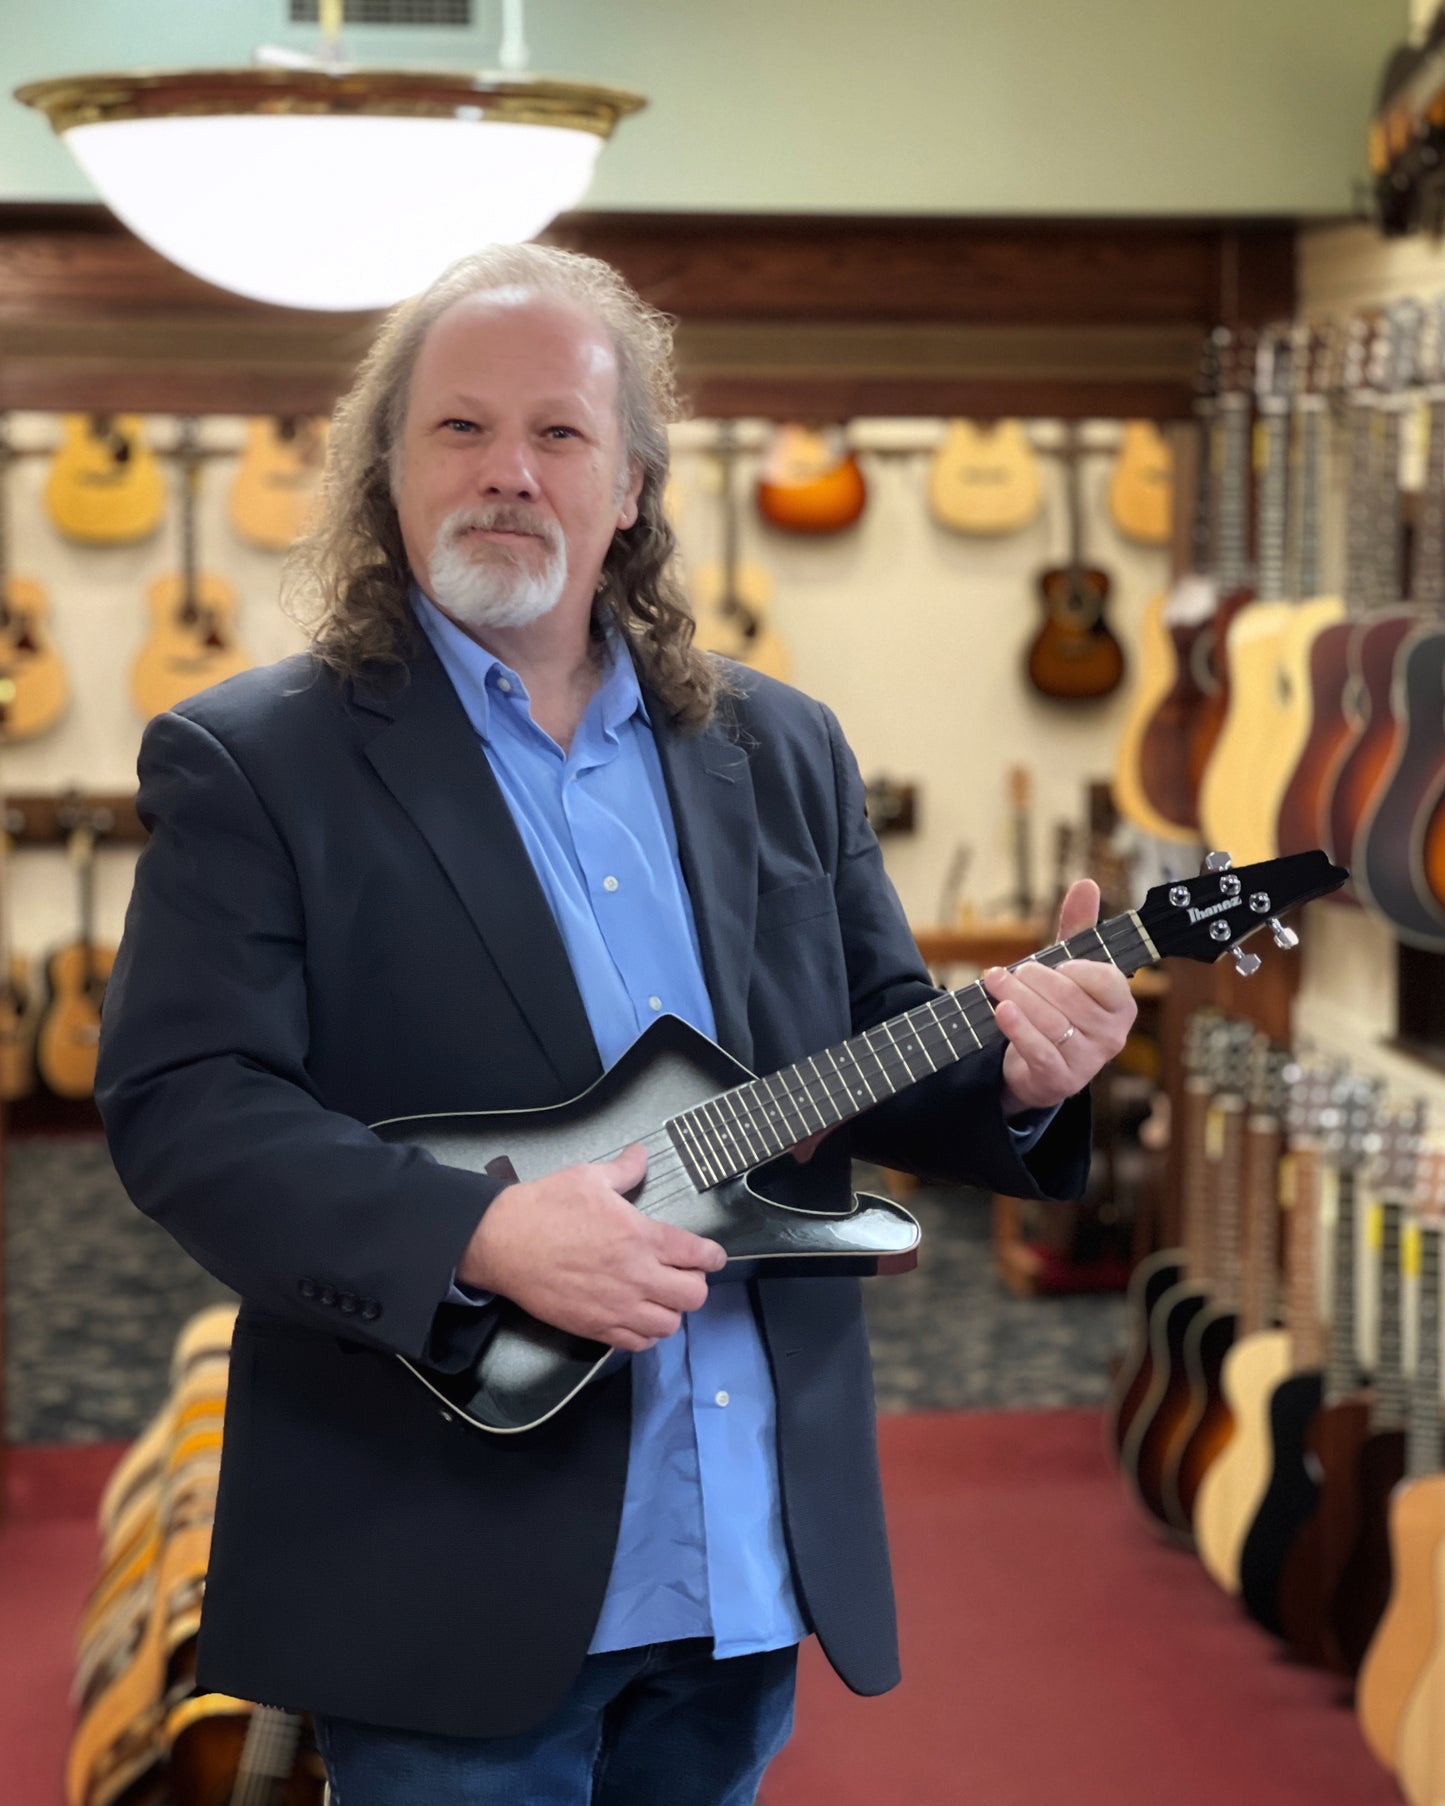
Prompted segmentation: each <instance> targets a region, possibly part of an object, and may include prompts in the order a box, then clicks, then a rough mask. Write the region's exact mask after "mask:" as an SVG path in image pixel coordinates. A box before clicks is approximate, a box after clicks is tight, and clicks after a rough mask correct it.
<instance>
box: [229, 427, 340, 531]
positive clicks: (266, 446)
mask: <svg viewBox="0 0 1445 1806" xmlns="http://www.w3.org/2000/svg"><path fill="white" fill-rule="evenodd" d="M326 435H327V422H326V421H324V420H308V419H303V418H302V417H300V416H299V415H296V414H283V415H280V416H278V417H276V418H275V419H262V420H248V421H247V422H246V445H245V449H244V450H243V452H242V453H241V462H240V464H239V465H238V466H237V468H236V475H235V477H234V479H233V480H232V483H231V489H230V494H229V496H228V497H227V514H228V516H229V518H230V522H231V525H232V526H233V527H234V528H235V530H236V532H237V533H238V534H240V536H241V538H242V539H244V540H246V541H248V542H249V543H250V544H251V545H253V546H259V547H260V548H261V549H262V551H266V552H284V551H286V550H287V549H288V547H290V546H293V545H294V544H295V543H296V541H297V540H298V539H299V538H300V537H301V535H302V533H303V532H304V531H305V530H306V525H307V520H308V518H309V516H310V514H311V511H312V509H313V508H314V507H315V505H316V490H317V482H318V479H319V477H320V475H321V467H322V465H323V464H324V463H325V461H326Z"/></svg>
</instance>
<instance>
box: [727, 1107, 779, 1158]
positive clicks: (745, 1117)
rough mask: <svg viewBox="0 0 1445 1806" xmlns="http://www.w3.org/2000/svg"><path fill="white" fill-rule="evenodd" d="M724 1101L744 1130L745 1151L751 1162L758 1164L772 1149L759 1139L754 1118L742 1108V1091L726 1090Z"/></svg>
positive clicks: (742, 1130)
mask: <svg viewBox="0 0 1445 1806" xmlns="http://www.w3.org/2000/svg"><path fill="white" fill-rule="evenodd" d="M722 1102H724V1103H725V1104H726V1105H727V1107H728V1110H729V1112H730V1114H731V1116H732V1119H733V1122H734V1123H736V1124H737V1127H738V1128H739V1130H741V1132H742V1136H743V1140H744V1143H745V1144H746V1145H745V1147H744V1152H745V1153H746V1154H748V1155H749V1157H750V1161H749V1163H750V1164H756V1163H757V1162H759V1161H761V1160H764V1159H766V1158H768V1156H769V1153H770V1150H769V1149H767V1148H765V1147H764V1146H763V1144H762V1143H761V1142H760V1141H759V1139H758V1137H757V1135H756V1134H755V1133H754V1130H753V1126H752V1120H751V1118H750V1116H749V1114H748V1112H747V1111H746V1110H744V1109H743V1108H742V1098H741V1092H740V1091H724V1092H723V1094H722Z"/></svg>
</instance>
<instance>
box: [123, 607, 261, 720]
mask: <svg viewBox="0 0 1445 1806" xmlns="http://www.w3.org/2000/svg"><path fill="white" fill-rule="evenodd" d="M148 601H149V605H150V611H151V633H150V637H149V638H148V639H147V640H146V643H145V644H144V645H143V646H142V647H141V649H140V652H139V653H138V655H137V657H136V661H135V663H134V664H133V665H132V666H131V674H130V690H131V696H132V698H133V700H134V702H135V705H136V707H137V708H138V709H139V710H140V712H141V714H142V715H144V716H145V718H146V720H147V721H149V720H150V719H151V717H152V716H153V715H160V714H164V712H165V711H166V710H167V709H173V708H174V707H175V706H176V704H177V703H178V702H184V701H185V699H186V697H188V696H194V695H195V694H196V692H197V691H198V690H207V689H209V688H210V686H211V685H212V684H218V683H221V682H222V681H223V680H224V679H225V678H228V677H235V676H236V675H237V673H238V672H241V671H248V670H249V669H250V668H251V665H252V663H253V662H254V661H253V660H252V658H251V656H250V654H249V653H248V652H246V651H245V650H244V648H243V647H242V646H241V645H240V644H239V643H238V642H237V640H236V636H235V633H234V631H233V629H232V625H231V623H232V618H233V616H234V615H235V612H236V596H235V591H234V590H233V589H232V588H231V586H230V584H228V583H226V582H225V581H224V580H223V579H222V578H220V577H213V576H201V577H198V578H197V579H196V583H195V591H194V594H193V595H191V596H187V593H186V585H185V581H184V579H183V578H181V577H162V578H161V579H160V580H159V581H158V582H157V583H154V584H152V585H151V589H150V594H149V597H148Z"/></svg>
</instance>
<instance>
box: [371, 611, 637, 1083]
mask: <svg viewBox="0 0 1445 1806" xmlns="http://www.w3.org/2000/svg"><path fill="white" fill-rule="evenodd" d="M410 672H411V676H410V682H409V683H407V684H405V685H404V686H403V685H401V684H395V685H393V684H392V683H391V682H389V681H388V679H387V678H386V677H381V678H379V679H377V680H376V681H373V682H367V681H358V682H357V683H355V684H354V685H353V686H352V695H353V699H354V700H355V702H356V703H358V704H359V705H360V706H361V707H362V708H364V709H367V710H369V711H371V712H372V713H373V714H378V715H383V716H388V717H390V719H389V721H388V723H387V725H385V726H384V727H382V728H381V730H380V731H379V732H377V733H375V734H373V735H372V737H371V738H370V740H369V741H368V743H367V745H366V749H365V750H366V756H367V758H368V759H369V760H370V761H371V764H372V766H373V767H374V768H375V770H376V772H377V774H378V776H379V777H380V778H381V780H382V782H383V783H384V784H385V785H386V787H387V789H388V790H390V791H391V793H392V795H393V796H394V797H395V798H396V800H397V802H398V803H400V804H401V806H402V808H403V809H405V810H406V812H407V814H408V815H409V816H410V817H411V819H412V821H413V822H414V823H415V824H416V826H417V829H418V830H419V831H420V833H421V834H422V836H423V837H424V839H425V840H426V842H427V844H428V846H429V847H430V848H431V850H432V852H433V853H434V854H435V855H436V858H437V861H438V863H439V864H440V866H441V868H442V870H443V871H444V872H445V873H446V876H447V878H448V879H449V881H450V882H451V885H452V887H453V889H454V890H455V891H456V893H457V895H458V897H459V898H460V899H461V901H462V904H463V906H464V907H465V908H466V911H467V913H468V915H469V916H470V917H471V919H472V922H473V923H474V924H475V926H476V930H477V933H478V934H480V935H481V937H482V939H483V940H484V941H485V943H486V945H487V949H488V951H489V953H490V954H491V956H492V959H493V961H494V962H495V964H496V967H497V970H498V971H499V972H500V974H501V977H502V980H503V982H504V983H505V985H506V986H507V989H508V990H509V991H510V992H511V994H512V997H513V999H514V1000H515V1002H516V1005H517V1008H518V1010H519V1011H520V1012H521V1015H522V1017H523V1019H524V1020H525V1021H526V1023H527V1025H528V1026H529V1028H530V1029H531V1030H532V1033H533V1034H534V1035H535V1036H536V1038H537V1040H538V1042H539V1043H540V1045H541V1048H542V1051H543V1053H544V1054H545V1055H546V1057H547V1059H548V1060H549V1061H550V1062H551V1064H552V1066H553V1068H554V1069H555V1071H556V1073H557V1077H558V1080H559V1082H560V1084H561V1086H562V1088H563V1093H564V1095H565V1096H568V1097H571V1096H575V1095H576V1093H578V1092H579V1091H582V1090H585V1089H586V1087H587V1086H588V1085H590V1084H591V1083H592V1081H593V1080H594V1079H595V1078H596V1077H597V1076H598V1074H599V1073H600V1072H601V1070H602V1063H601V1060H600V1058H599V1057H598V1053H597V1044H596V1042H595V1041H594V1040H593V1038H592V1029H591V1026H590V1024H589V1023H588V1021H587V1012H586V1010H585V1009H584V1008H583V1004H582V998H581V996H580V994H579V992H578V990H577V985H576V982H575V981H574V979H573V977H572V968H571V965H570V963H569V961H568V958H567V950H566V947H565V946H564V945H563V942H562V937H561V935H560V933H559V932H558V930H557V925H556V922H555V920H554V918H553V915H552V910H551V906H550V905H549V904H548V902H547V898H546V894H545V892H544V891H543V889H542V886H541V884H540V883H539V882H538V879H537V875H536V873H535V871H534V870H533V867H532V861H531V857H530V855H529V854H528V852H527V849H526V846H525V845H524V843H523V841H522V837H521V835H520V834H519V833H518V831H517V825H516V823H515V822H514V821H513V819H512V812H511V810H510V809H509V808H508V807H507V801H506V798H505V797H504V796H503V795H502V792H501V789H500V787H499V786H498V784H497V780H496V778H495V777H494V776H493V775H492V768H491V766H490V764H488V762H487V756H486V754H485V753H484V752H483V750H482V748H481V746H480V745H479V744H478V741H477V736H476V733H475V731H474V729H473V728H472V724H471V723H470V721H468V719H467V716H466V711H465V710H464V709H463V708H462V705H461V703H460V701H459V700H458V698H457V694H456V691H455V690H453V688H452V686H451V682H450V680H449V679H448V677H447V675H446V672H445V671H444V670H443V668H442V665H441V661H440V660H439V659H438V658H437V656H436V654H435V653H434V652H433V651H432V649H431V646H430V645H429V644H428V643H427V642H426V641H425V640H424V639H423V640H422V641H421V645H420V647H419V650H418V651H417V653H416V655H415V656H414V658H413V660H412V663H411V667H410Z"/></svg>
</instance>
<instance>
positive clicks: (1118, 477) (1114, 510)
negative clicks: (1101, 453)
mask: <svg viewBox="0 0 1445 1806" xmlns="http://www.w3.org/2000/svg"><path fill="white" fill-rule="evenodd" d="M1108 493H1109V516H1110V519H1111V520H1112V521H1113V523H1114V525H1115V526H1116V527H1117V528H1118V529H1119V531H1120V532H1121V533H1122V534H1123V535H1124V537H1125V538H1126V539H1132V540H1136V541H1137V542H1138V543H1139V544H1140V545H1146V546H1164V545H1168V543H1169V535H1170V533H1171V532H1172V531H1173V526H1174V454H1173V452H1172V451H1171V450H1170V449H1169V441H1168V440H1167V439H1166V438H1165V437H1164V435H1163V433H1161V432H1160V430H1159V428H1158V426H1157V425H1156V424H1155V423H1154V421H1152V420H1128V421H1126V422H1125V423H1124V431H1123V433H1122V434H1121V435H1120V439H1119V455H1118V457H1117V458H1116V459H1115V461H1114V469H1113V472H1112V473H1111V475H1110V477H1109V492H1108Z"/></svg>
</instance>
